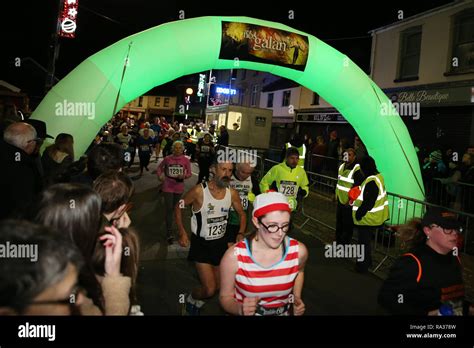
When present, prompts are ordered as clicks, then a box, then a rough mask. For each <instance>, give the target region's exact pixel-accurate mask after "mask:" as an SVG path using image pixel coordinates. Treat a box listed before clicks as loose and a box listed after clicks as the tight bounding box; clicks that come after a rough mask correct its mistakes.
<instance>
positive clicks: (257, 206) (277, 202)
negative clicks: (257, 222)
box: [252, 192, 291, 218]
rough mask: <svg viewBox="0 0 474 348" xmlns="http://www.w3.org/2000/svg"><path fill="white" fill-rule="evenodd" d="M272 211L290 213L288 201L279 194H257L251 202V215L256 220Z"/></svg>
mask: <svg viewBox="0 0 474 348" xmlns="http://www.w3.org/2000/svg"><path fill="white" fill-rule="evenodd" d="M272 211H287V212H290V213H291V208H290V205H289V204H288V199H287V198H286V197H285V195H283V194H282V193H280V192H267V193H262V194H259V195H258V196H257V197H255V201H254V202H253V213H252V215H253V216H254V217H256V218H259V217H260V216H263V215H265V214H268V213H270V212H272Z"/></svg>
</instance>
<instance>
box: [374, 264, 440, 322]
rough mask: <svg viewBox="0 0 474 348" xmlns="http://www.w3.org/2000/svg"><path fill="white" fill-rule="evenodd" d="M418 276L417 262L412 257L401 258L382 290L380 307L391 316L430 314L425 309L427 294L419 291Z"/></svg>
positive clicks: (380, 292)
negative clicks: (424, 303)
mask: <svg viewBox="0 0 474 348" xmlns="http://www.w3.org/2000/svg"><path fill="white" fill-rule="evenodd" d="M417 276H418V265H417V263H416V261H415V260H414V259H413V258H412V257H411V256H402V257H401V258H399V259H398V260H397V261H396V262H395V264H394V265H393V267H392V269H391V270H390V273H389V275H388V278H387V279H386V280H385V281H384V283H383V284H382V287H381V288H380V291H379V295H378V303H379V305H381V306H382V307H383V308H384V309H386V310H388V311H389V312H390V313H391V314H398V315H426V314H427V313H428V312H429V310H424V309H423V307H424V305H423V302H426V294H422V293H421V292H420V291H419V290H418V283H417V282H416V279H417ZM435 307H436V306H435ZM431 309H433V308H431Z"/></svg>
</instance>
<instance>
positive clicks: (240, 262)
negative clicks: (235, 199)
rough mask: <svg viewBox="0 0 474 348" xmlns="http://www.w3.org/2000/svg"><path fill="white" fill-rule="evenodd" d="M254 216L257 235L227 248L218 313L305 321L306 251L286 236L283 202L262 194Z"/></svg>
mask: <svg viewBox="0 0 474 348" xmlns="http://www.w3.org/2000/svg"><path fill="white" fill-rule="evenodd" d="M252 215H253V218H252V222H253V224H254V226H255V228H256V229H257V230H256V232H254V233H253V234H252V235H250V236H248V237H247V238H245V239H243V240H242V241H240V242H238V243H237V244H235V245H234V246H232V247H230V248H229V249H228V250H227V252H226V253H225V255H224V257H223V258H222V261H221V267H220V277H221V286H220V295H219V300H220V303H221V305H222V307H223V308H224V310H225V311H226V312H228V313H230V314H234V315H267V316H268V315H283V316H285V315H303V313H304V311H305V305H304V303H303V301H302V299H301V292H302V290H303V282H304V267H305V263H306V260H307V258H308V250H307V249H306V246H305V245H304V244H303V243H301V242H298V241H297V240H295V239H293V238H290V237H288V236H287V234H288V232H289V230H290V226H291V221H290V217H291V208H290V205H289V204H288V200H287V198H286V197H285V196H284V195H283V194H282V193H279V192H268V193H263V194H260V195H258V196H257V197H256V198H255V202H254V209H253V214H252ZM292 304H293V308H291V305H292Z"/></svg>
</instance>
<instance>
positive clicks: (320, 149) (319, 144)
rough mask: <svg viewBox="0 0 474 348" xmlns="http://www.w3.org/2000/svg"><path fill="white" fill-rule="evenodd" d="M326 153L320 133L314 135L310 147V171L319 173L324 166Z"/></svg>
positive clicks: (325, 146)
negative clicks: (314, 138) (314, 140)
mask: <svg viewBox="0 0 474 348" xmlns="http://www.w3.org/2000/svg"><path fill="white" fill-rule="evenodd" d="M326 153H327V145H326V143H325V141H324V138H323V137H322V136H321V135H318V136H317V137H316V142H315V143H314V144H313V146H312V147H311V171H313V172H315V173H321V171H322V169H323V166H324V157H322V156H326Z"/></svg>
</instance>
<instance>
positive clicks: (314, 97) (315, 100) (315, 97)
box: [311, 92, 319, 105]
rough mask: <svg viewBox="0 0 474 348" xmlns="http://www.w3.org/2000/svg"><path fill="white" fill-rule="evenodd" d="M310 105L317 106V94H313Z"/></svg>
mask: <svg viewBox="0 0 474 348" xmlns="http://www.w3.org/2000/svg"><path fill="white" fill-rule="evenodd" d="M311 105H319V94H318V93H316V92H314V93H313V102H312V103H311Z"/></svg>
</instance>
